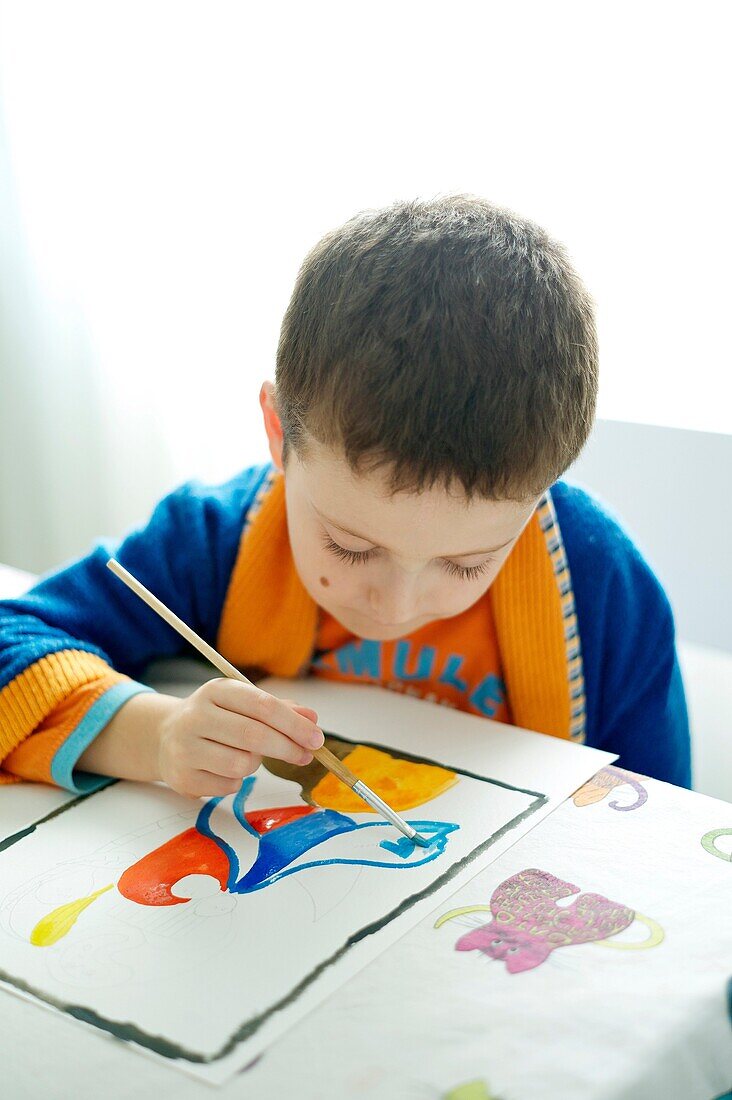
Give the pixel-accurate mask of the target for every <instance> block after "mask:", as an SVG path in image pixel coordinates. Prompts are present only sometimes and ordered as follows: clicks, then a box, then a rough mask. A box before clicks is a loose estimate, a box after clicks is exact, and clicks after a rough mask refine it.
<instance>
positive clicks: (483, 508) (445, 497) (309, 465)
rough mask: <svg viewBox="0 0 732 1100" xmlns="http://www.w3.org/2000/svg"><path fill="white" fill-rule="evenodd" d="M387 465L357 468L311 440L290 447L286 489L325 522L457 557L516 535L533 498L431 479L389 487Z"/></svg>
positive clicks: (421, 552)
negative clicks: (451, 487) (409, 487)
mask: <svg viewBox="0 0 732 1100" xmlns="http://www.w3.org/2000/svg"><path fill="white" fill-rule="evenodd" d="M388 472H389V471H388V470H376V471H374V472H372V473H368V474H362V475H357V474H355V473H354V472H353V471H352V470H351V468H350V466H349V465H348V463H347V462H346V460H345V459H344V458H342V457H341V456H339V455H338V454H337V453H335V452H334V451H332V450H331V449H330V448H328V447H325V446H323V445H322V444H319V443H315V442H313V443H312V444H311V445H310V446H309V447H308V450H307V453H306V455H305V456H304V457H303V458H300V457H298V456H297V455H295V454H291V455H290V457H289V458H288V463H287V469H286V484H287V492H288V496H289V497H290V499H291V500H293V501H294V500H295V499H296V500H297V505H298V507H305V508H308V509H309V510H311V511H312V513H313V515H314V517H315V518H319V517H325V518H326V525H327V526H333V527H335V528H336V529H338V528H340V529H341V530H345V531H350V532H354V533H356V534H357V535H359V536H361V537H362V538H364V539H367V540H368V541H370V542H373V543H377V544H378V545H381V546H385V547H387V548H390V549H393V550H395V551H397V552H399V553H403V554H405V555H410V554H411V555H413V556H415V557H420V558H427V557H458V556H460V555H465V554H470V553H475V552H478V551H483V550H487V549H490V548H493V547H497V546H499V545H501V544H502V543H505V542H507V541H509V540H510V539H512V538H514V537H515V536H516V535H517V534H518V532H519V531H520V530H521V528H522V527H523V525H524V524H525V522H526V521H527V519H528V518H529V517H530V515H531V513H532V512H533V510H534V506H535V504H536V500H531V501H524V502H517V501H509V500H501V501H493V500H484V499H481V498H474V499H473V500H470V501H469V500H468V499H467V497H466V496H465V495H464V494H463V493H462V492H457V491H453V492H448V491H447V490H446V489H445V488H444V487H433V488H431V489H425V490H424V491H422V492H419V493H414V492H399V493H394V494H392V493H391V492H390V491H389V487H388Z"/></svg>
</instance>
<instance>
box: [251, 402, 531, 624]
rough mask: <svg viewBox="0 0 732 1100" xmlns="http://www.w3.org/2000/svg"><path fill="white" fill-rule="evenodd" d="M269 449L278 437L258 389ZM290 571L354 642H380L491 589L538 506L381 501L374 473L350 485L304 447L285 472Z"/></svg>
mask: <svg viewBox="0 0 732 1100" xmlns="http://www.w3.org/2000/svg"><path fill="white" fill-rule="evenodd" d="M261 400H262V405H263V408H264V412H265V425H266V428H267V435H268V437H269V441H270V450H271V453H272V457H273V460H274V461H275V464H276V465H277V466H278V467H279V468H280V469H282V461H281V430H280V429H279V421H278V420H277V417H276V414H275V413H274V411H273V407H272V389H271V386H269V384H267V383H266V384H265V386H264V387H263V389H262V396H261ZM284 472H285V496H286V500H287V522H288V530H289V537H290V545H291V548H292V553H293V557H294V560H295V565H296V567H297V570H298V573H299V574H300V579H301V580H302V582H303V584H304V586H305V588H306V589H307V591H308V592H309V593H310V595H311V596H312V598H313V599H314V600H315V601H316V603H318V604H319V605H320V606H321V607H323V608H325V610H326V611H328V612H330V614H331V615H333V616H334V617H335V618H336V619H337V620H338V622H340V623H342V624H343V626H345V627H346V628H347V629H348V630H350V631H351V632H352V633H353V634H356V635H357V636H358V637H361V638H372V639H378V640H381V641H389V640H391V639H394V638H400V637H402V636H404V635H405V634H410V633H412V632H413V631H415V630H418V629H419V628H420V627H422V626H426V625H427V623H430V622H433V621H434V620H436V619H446V618H450V617H451V616H453V615H459V614H460V613H461V612H462V611H465V610H466V609H467V608H468V607H470V606H471V605H472V604H473V603H475V601H476V600H477V599H479V598H480V596H482V595H483V593H484V592H485V591H486V590H487V589H488V588H489V587H490V585H491V583H492V581H493V580H494V578H495V576H496V574H497V573H498V571H499V569H500V568H501V566H502V564H503V562H504V561H505V560H506V558H507V557H508V555H509V553H510V551H511V549H512V547H513V546H514V544H515V542H516V541H517V539H518V537H519V535H520V534H521V532H522V530H523V529H524V527H525V526H526V524H527V523H528V521H529V519H530V518H531V515H532V513H533V511H534V509H535V507H536V504H537V503H538V498H536V499H535V500H532V501H529V502H524V503H517V502H515V501H489V500H479V499H476V500H474V501H473V502H472V503H468V501H467V500H466V498H465V497H464V496H462V495H461V496H458V495H448V493H447V492H446V491H445V490H444V489H443V488H433V489H428V490H425V491H424V492H422V493H404V492H402V493H397V494H396V495H393V496H392V495H390V493H389V492H388V490H387V486H386V480H387V478H386V476H385V474H384V472H383V471H377V472H375V473H373V474H367V475H363V476H359V477H357V476H356V475H355V474H353V473H352V471H351V469H350V467H349V466H348V464H347V463H346V462H345V460H344V459H343V458H341V457H340V456H339V455H338V454H336V453H335V452H334V451H332V450H331V449H330V448H327V447H324V446H322V445H321V444H319V443H317V442H315V441H312V442H311V443H310V446H309V449H308V454H307V458H306V460H305V461H301V460H300V458H299V457H298V456H297V455H296V454H295V453H292V452H291V453H290V454H289V455H288V458H287V465H286V467H285V470H284Z"/></svg>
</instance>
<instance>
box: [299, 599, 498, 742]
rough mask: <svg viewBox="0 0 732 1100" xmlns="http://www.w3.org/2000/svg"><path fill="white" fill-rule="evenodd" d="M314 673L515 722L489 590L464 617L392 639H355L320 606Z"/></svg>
mask: <svg viewBox="0 0 732 1100" xmlns="http://www.w3.org/2000/svg"><path fill="white" fill-rule="evenodd" d="M311 672H312V674H313V675H315V676H323V677H325V678H326V679H328V680H343V681H349V682H357V683H370V684H379V685H380V686H381V687H385V688H391V689H392V690H393V691H403V692H405V693H406V694H407V695H416V696H419V697H420V698H422V699H427V700H429V701H430V702H433V703H444V704H445V705H446V706H451V707H457V708H458V709H459V710H466V711H469V712H470V713H471V714H480V715H483V717H486V718H493V719H495V720H496V721H497V722H509V723H510V722H511V720H512V719H511V713H510V707H509V703H508V698H507V695H506V686H505V684H504V682H503V676H502V669H501V659H500V653H499V649H498V642H497V639H496V631H495V626H494V623H493V614H492V611H491V604H490V598H489V594H488V593H486V594H485V595H484V596H482V597H481V598H480V599H479V600H478V601H477V603H475V604H473V606H472V607H469V608H468V609H467V611H463V613H462V614H461V615H455V616H454V617H453V618H451V619H439V620H438V621H436V622H434V623H428V624H427V626H423V627H421V628H420V629H419V630H415V631H414V632H413V633H412V634H407V635H405V636H404V637H403V638H399V639H397V640H396V641H392V642H376V641H371V640H368V639H364V638H357V637H356V636H355V635H354V634H351V633H350V631H348V630H347V629H346V628H345V627H344V626H342V625H341V624H340V623H339V622H338V621H337V620H336V619H334V618H333V616H332V615H330V614H329V613H328V612H327V611H324V610H323V609H322V608H321V609H320V617H319V623H318V631H317V636H316V641H315V653H314V655H313V659H312V663H311Z"/></svg>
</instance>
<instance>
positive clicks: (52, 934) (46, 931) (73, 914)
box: [30, 882, 114, 947]
mask: <svg viewBox="0 0 732 1100" xmlns="http://www.w3.org/2000/svg"><path fill="white" fill-rule="evenodd" d="M113 886H114V883H113V882H110V884H109V886H102V888H101V890H96V891H95V892H94V893H93V894H89V895H88V896H87V897H85V898H77V900H76V901H67V902H66V904H65V905H59V907H58V909H52V910H51V912H50V913H47V914H46V916H45V917H41V919H40V920H39V922H38V924H37V925H36V926H35V928H34V929H33V931H32V932H31V934H30V942H31V943H32V944H34V945H35V946H36V947H50V946H51V944H52V943H56V942H57V940H60V939H61V938H62V937H63V936H65V935H66V933H67V932H69V931H70V930H71V929H72V928H73V927H74V925H75V924H76V918H77V917H78V916H79V914H80V913H83V912H84V910H85V909H86V907H87V906H88V905H91V903H92V902H93V901H96V899H97V898H98V897H99V896H100V895H101V894H106V892H107V890H111V889H112V887H113Z"/></svg>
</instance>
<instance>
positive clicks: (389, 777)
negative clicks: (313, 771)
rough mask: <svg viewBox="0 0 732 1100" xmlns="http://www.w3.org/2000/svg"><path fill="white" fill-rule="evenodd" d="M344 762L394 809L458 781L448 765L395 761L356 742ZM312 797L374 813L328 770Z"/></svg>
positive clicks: (418, 801) (329, 805) (408, 806)
mask: <svg viewBox="0 0 732 1100" xmlns="http://www.w3.org/2000/svg"><path fill="white" fill-rule="evenodd" d="M343 763H344V764H345V765H346V766H347V767H349V768H350V769H351V771H352V772H353V773H354V775H357V776H358V778H359V779H362V780H363V782H364V783H365V784H366V786H367V787H370V788H371V790H372V791H375V792H376V793H377V794H378V795H379V797H380V798H383V799H384V801H385V802H388V803H389V805H390V806H391V807H392V809H394V810H396V811H397V812H399V811H400V810H411V809H413V808H414V807H415V806H421V805H422V803H423V802H429V800H430V799H432V798H437V796H438V795H439V794H442V792H443V791H446V790H447V788H448V787H452V785H453V783H457V776H456V774H455V772H451V771H448V769H447V768H439V767H437V765H435V764H417V763H415V762H414V761H412V760H398V759H397V760H395V759H394V757H393V756H389V754H388V753H386V752H381V751H380V750H379V749H371V748H369V747H368V746H366V745H358V746H357V747H356V748H355V749H354V750H353V752H349V754H348V756H347V757H346V758H345V759H344V761H343ZM312 798H313V801H314V802H315V803H317V805H318V806H322V807H324V808H325V809H329V810H341V812H343V813H376V811H375V810H372V809H371V808H370V807H369V806H367V805H366V803H365V802H363V801H362V800H361V799H360V798H359V797H358V795H357V794H354V793H353V791H352V790H351V789H350V787H347V786H346V785H345V783H341V781H340V779H337V778H336V777H335V776H334V775H333V774H332V773H331V772H329V773H328V774H327V775H326V776H324V777H323V779H321V780H320V782H319V783H317V784H316V785H315V787H314V788H313V792H312Z"/></svg>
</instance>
